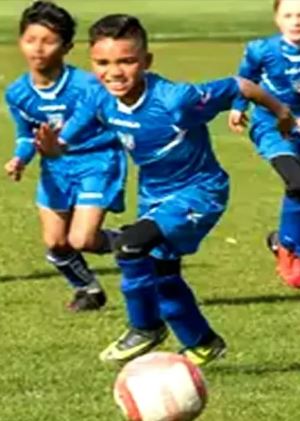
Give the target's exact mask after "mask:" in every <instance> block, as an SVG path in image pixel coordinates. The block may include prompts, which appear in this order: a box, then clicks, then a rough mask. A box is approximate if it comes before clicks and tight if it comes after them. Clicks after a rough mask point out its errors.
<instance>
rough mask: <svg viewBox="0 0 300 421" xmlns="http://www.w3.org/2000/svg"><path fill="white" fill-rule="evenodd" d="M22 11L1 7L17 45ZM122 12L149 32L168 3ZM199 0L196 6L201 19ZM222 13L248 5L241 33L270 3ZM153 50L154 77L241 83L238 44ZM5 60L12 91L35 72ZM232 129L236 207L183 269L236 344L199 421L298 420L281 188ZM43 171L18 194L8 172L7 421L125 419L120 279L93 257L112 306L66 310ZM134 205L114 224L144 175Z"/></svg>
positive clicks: (2, 293) (298, 366)
mask: <svg viewBox="0 0 300 421" xmlns="http://www.w3.org/2000/svg"><path fill="white" fill-rule="evenodd" d="M1 3H2V2H1ZM3 3H4V1H3ZM24 3H27V2H25V1H23V2H22V1H18V2H17V1H12V0H11V1H7V2H5V4H7V6H6V7H4V8H2V9H1V16H2V18H1V19H4V21H5V22H6V27H7V28H10V29H9V31H10V32H9V33H10V34H11V27H12V25H13V23H14V18H15V16H16V11H17V8H18V7H21V5H22V7H23V5H24ZM61 3H62V4H72V7H73V8H74V11H75V9H76V4H77V1H76V2H75V1H74V2H71V1H69V2H67V1H65V2H61ZM78 3H79V2H78ZM84 3H85V5H86V6H87V10H89V13H86V14H85V16H86V18H87V20H88V19H89V18H90V17H92V18H93V16H94V12H93V7H92V6H93V4H95V3H96V1H94V2H93V4H92V2H91V1H88V0H86V1H85V2H84ZM125 3H126V10H127V8H128V10H130V11H131V10H134V7H136V10H137V11H139V13H141V14H149V15H147V17H148V18H149V20H148V21H149V22H151V21H152V22H155V19H156V18H155V16H156V14H155V13H156V9H157V6H155V5H157V4H158V3H159V4H165V3H171V2H169V1H168V0H165V1H162V2H158V1H155V0H154V1H152V2H150V1H145V2H141V1H135V2H134V1H126V2H120V1H117V0H115V1H114V0H113V1H110V2H103V8H105V7H107V10H108V8H111V7H116V10H118V9H117V7H120V4H122V5H123V4H125ZM142 3H143V4H144V5H145V6H144V7H145V9H144V7H142V6H141V4H142ZM173 3H178V5H179V6H178V7H179V9H176V10H177V11H176V13H175V12H174V16H175V15H177V19H178V15H180V13H179V12H178V10H181V11H182V13H184V12H185V11H186V8H185V7H184V6H183V4H185V5H187V4H189V3H194V5H195V4H196V2H195V1H193V0H187V1H186V2H184V3H183V2H180V1H178V0H174V2H173ZM202 3H203V2H202V1H199V2H197V4H199V10H201V7H202ZM224 3H227V4H229V3H231V4H233V3H234V4H235V5H238V4H239V5H240V4H241V3H242V4H244V3H247V7H248V8H249V10H248V12H247V14H246V15H245V14H244V13H240V14H239V15H238V12H237V11H236V12H234V13H236V15H238V16H239V19H240V20H238V21H239V22H242V20H243V19H246V17H248V16H249V17H251V16H254V15H255V13H256V11H257V10H258V9H256V7H260V6H259V5H260V3H261V2H260V1H252V2H244V1H233V0H232V1H230V2H226V1H225V0H224ZM263 3H264V6H263V8H264V10H266V7H265V5H266V4H267V3H269V4H270V2H269V1H268V2H267V1H266V0H264V2H263ZM220 4H223V0H214V1H211V2H205V5H206V6H205V9H204V8H203V10H205V11H206V12H207V15H208V16H209V19H210V22H214V17H215V19H216V20H215V25H213V26H218V25H217V22H218V19H219V16H220V13H221V11H220ZM1 6H2V5H1ZM101 7H102V3H101ZM206 7H207V8H206ZM243 7H244V6H243ZM131 8H132V9H131ZM160 9H162V11H161V10H160ZM77 10H78V14H79V13H80V14H81V12H80V9H79V8H78V9H77ZM145 10H146V12H147V13H146V12H145ZM167 10H168V7H167V6H164V7H160V6H159V12H161V16H160V18H161V19H163V18H165V19H169V16H168V13H167ZM172 10H173V9H172V8H170V12H171V11H172ZM174 10H175V7H174ZM226 10H229V9H228V8H227V7H226ZM234 10H236V9H234ZM245 10H246V9H245ZM154 12H155V13H154ZM157 14H158V11H157ZM224 14H225V12H224ZM261 15H263V13H262V14H261ZM194 16H196V14H195V15H194ZM225 16H227V15H226V14H225ZM172 17H173V14H172V13H171V14H170V18H172ZM264 18H265V17H264ZM174 19H175V18H174ZM189 19H190V17H189ZM171 21H172V19H171ZM174 21H175V20H174ZM195 21H196V18H195ZM172 22H173V21H172ZM191 22H194V21H193V19H191ZM171 25H172V23H171ZM191 26H192V24H191ZM170 27H171V26H170ZM241 27H242V26H241ZM0 28H1V30H2V29H3V28H4V32H3V34H4V33H5V27H3V26H1V24H0ZM259 29H260V26H258V30H259ZM1 30H0V32H1ZM1 33H2V32H1ZM5 36H6V35H5ZM151 47H152V50H153V52H154V53H155V58H156V60H155V69H156V70H159V71H161V72H162V73H164V74H165V75H167V76H169V77H174V78H176V79H189V80H200V79H210V78H214V77H219V76H224V75H228V74H230V73H232V72H233V71H234V69H235V67H236V65H237V63H238V60H239V57H240V54H241V51H242V44H241V43H240V42H226V43H224V42H217V41H210V42H204V41H197V42H172V43H166V42H164V43H162V42H161V43H154V44H153V45H152V46H151ZM212 51H214V54H213V55H212V54H211V52H212ZM0 56H1V67H0V89H1V92H2V91H3V89H4V87H5V86H6V85H7V84H8V83H9V82H10V81H11V80H12V79H14V78H15V77H16V76H17V75H18V74H19V73H20V72H22V71H23V70H24V64H23V62H22V60H21V58H20V57H19V54H18V51H17V49H16V47H15V46H13V45H4V44H3V45H1V46H0ZM71 61H72V62H73V63H76V64H78V65H81V66H84V67H88V58H87V51H86V46H85V45H84V44H78V45H77V47H76V48H75V50H74V52H73V53H72V55H71ZM0 114H1V119H0V134H1V142H0V156H1V166H2V167H3V164H4V163H5V161H6V160H7V159H8V158H9V157H10V156H11V150H12V147H13V146H12V145H13V130H12V125H11V122H10V120H9V117H8V114H7V112H6V110H5V107H4V103H3V101H1V103H0ZM225 123H226V116H222V117H221V118H218V119H217V120H216V121H215V122H214V123H213V125H212V134H213V139H214V146H215V148H216V149H217V152H218V154H219V156H220V159H221V161H222V163H223V165H224V167H225V168H226V169H227V170H228V171H229V173H230V175H231V179H232V195H231V203H230V207H229V209H228V212H227V214H226V215H225V216H224V218H223V220H222V221H221V223H220V225H219V226H218V227H217V229H216V230H215V231H214V232H213V233H212V234H211V235H210V236H209V238H207V240H206V241H205V242H204V243H203V246H202V248H201V250H200V252H199V253H197V254H196V255H195V256H193V257H189V258H187V259H186V261H185V275H186V277H187V279H188V280H189V281H190V283H191V285H192V286H193V287H194V289H195V291H196V293H197V295H198V297H199V301H200V302H201V303H202V304H203V309H204V311H205V313H206V314H207V315H208V316H209V318H210V320H211V322H212V324H213V325H214V326H215V328H216V329H218V330H219V331H220V332H221V333H222V334H223V335H224V336H225V338H226V339H227V341H228V345H229V353H228V356H227V358H226V359H224V360H222V361H220V362H216V363H213V364H212V365H211V366H208V367H207V368H206V369H205V374H206V377H207V380H208V386H209V394H210V396H209V405H208V407H207V409H206V411H205V412H204V414H203V416H202V417H201V420H202V421H250V420H251V421H254V420H255V421H297V420H298V418H299V413H300V404H299V397H298V396H299V392H300V386H299V372H300V361H299V347H300V340H299V337H298V334H299V333H300V332H299V319H300V307H299V302H300V295H299V293H297V291H293V290H290V289H288V288H286V287H284V286H283V285H282V284H281V282H280V280H279V279H278V278H277V277H276V276H275V275H274V268H273V260H272V257H271V256H270V255H269V253H268V252H267V250H266V249H265V246H264V237H265V234H266V232H267V231H268V230H269V229H272V228H274V226H276V223H277V214H278V206H279V202H280V195H281V192H282V187H281V185H280V183H279V182H278V180H277V178H276V176H275V175H274V174H273V172H272V171H271V169H270V168H269V167H268V165H267V164H265V163H263V162H262V161H261V160H260V159H259V158H258V157H257V156H256V154H255V152H254V150H253V148H252V146H251V145H250V142H249V141H248V140H247V136H246V134H245V135H244V136H235V135H232V134H231V133H229V131H228V130H227V128H226V124H225ZM37 174H38V163H37V162H35V163H34V164H33V165H32V166H30V167H29V168H28V172H27V173H26V177H25V178H24V180H23V181H22V182H21V183H19V184H13V183H11V182H10V181H8V180H7V179H6V178H5V175H4V174H3V172H2V173H0V181H1V182H0V194H1V197H2V200H1V202H0V232H1V239H2V247H1V254H0V355H1V358H0V408H1V410H0V420H1V421H83V420H84V421H100V420H101V421H112V420H114V421H119V420H121V416H120V415H119V412H118V410H117V409H116V408H115V405H114V403H113V399H112V393H111V390H112V384H113V381H114V378H115V376H116V374H117V371H118V370H117V367H114V366H105V365H103V364H101V363H100V361H99V360H98V357H97V355H98V352H99V351H100V350H101V349H102V348H103V347H104V346H105V345H106V344H107V343H109V342H110V341H111V340H112V339H114V338H115V336H116V335H117V334H119V333H120V332H121V331H122V330H123V324H124V321H125V319H124V312H123V304H122V297H121V295H120V293H119V291H118V279H119V274H118V272H117V270H116V269H115V265H114V262H113V259H112V258H111V257H105V258H99V257H89V261H90V262H91V264H92V265H93V266H94V267H95V269H96V271H97V273H98V274H99V277H100V278H101V280H102V282H103V284H104V285H105V287H106V289H107V291H108V294H109V299H110V300H109V304H108V306H107V307H106V309H105V310H104V311H103V312H102V313H101V314H84V315H76V316H74V315H70V314H68V313H67V312H66V311H65V309H64V306H63V303H64V302H65V301H67V300H68V298H69V296H70V291H69V289H68V288H67V287H66V285H65V284H64V282H63V280H62V279H61V278H60V277H59V276H57V274H56V272H55V271H54V270H53V269H52V268H51V267H50V266H49V265H47V264H46V263H45V262H44V250H43V246H42V244H41V241H40V237H39V235H40V234H39V227H38V220H37V216H36V211H35V207H34V204H33V197H34V190H35V182H36V178H37ZM127 204H128V206H127V211H126V212H125V214H124V215H122V217H114V216H110V217H109V218H108V225H110V226H115V225H119V224H121V223H126V222H130V221H132V220H133V218H134V215H135V173H134V171H133V170H132V171H131V173H130V181H129V186H128V197H127ZM232 238H233V239H234V240H235V242H234V244H233V243H232V241H230V239H232ZM177 346H178V345H177V343H176V341H175V340H174V339H173V338H171V339H169V340H168V341H167V343H166V344H165V346H164V347H163V349H166V350H176V349H177Z"/></svg>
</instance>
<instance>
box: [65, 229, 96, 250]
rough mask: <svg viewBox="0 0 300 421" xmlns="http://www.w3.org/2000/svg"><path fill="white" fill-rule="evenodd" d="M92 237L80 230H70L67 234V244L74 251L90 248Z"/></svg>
mask: <svg viewBox="0 0 300 421" xmlns="http://www.w3.org/2000/svg"><path fill="white" fill-rule="evenodd" d="M93 240H94V239H93V238H92V236H90V235H85V234H84V233H82V232H80V231H72V232H70V233H69V235H68V244H69V245H70V247H72V249H74V250H76V251H86V250H90V248H91V247H92V246H93Z"/></svg>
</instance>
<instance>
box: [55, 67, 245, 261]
mask: <svg viewBox="0 0 300 421" xmlns="http://www.w3.org/2000/svg"><path fill="white" fill-rule="evenodd" d="M238 93H239V87H238V82H237V81H236V79H234V78H228V79H223V80H219V81H215V82H210V83H207V84H199V85H193V84H188V83H173V82H170V81H168V80H166V79H164V78H162V77H160V76H158V75H156V74H152V73H149V74H147V75H146V90H145V92H144V94H143V95H142V97H141V98H140V99H139V100H138V101H137V103H135V104H134V105H133V106H126V105H125V104H123V103H121V102H120V101H118V100H117V99H116V98H114V97H113V96H111V95H110V94H108V93H106V92H105V91H104V90H103V88H99V92H98V95H96V93H95V92H94V93H93V94H92V95H91V96H90V101H89V102H88V103H86V105H85V107H86V109H87V110H89V111H87V113H83V112H82V110H80V109H79V110H78V111H77V113H75V115H74V116H73V119H71V120H70V121H69V123H68V124H67V125H66V126H65V128H64V129H63V130H62V132H61V138H62V140H63V141H64V142H66V143H67V144H68V145H69V147H71V146H72V145H73V144H74V143H76V138H77V133H79V132H81V131H82V129H83V127H85V126H86V125H87V124H88V121H89V119H92V118H93V114H94V113H95V110H97V113H98V116H99V117H100V116H101V119H102V120H103V121H104V122H105V123H106V124H108V125H109V127H111V128H113V129H114V130H115V131H116V132H117V134H118V136H119V138H120V140H121V142H122V143H123V145H124V146H125V148H126V149H127V150H128V152H129V153H130V155H131V157H132V159H133V161H134V162H135V163H136V164H137V165H138V166H139V216H140V217H141V218H148V219H153V220H155V222H156V223H157V224H158V226H159V227H160V228H161V230H162V232H163V234H164V236H165V238H166V239H167V240H168V244H167V243H166V245H164V246H163V247H160V248H159V249H160V250H159V251H157V253H156V252H155V255H156V256H157V257H160V258H172V257H173V258H175V257H177V256H178V255H182V254H185V253H193V252H194V251H195V250H196V249H197V247H198V245H199V242H200V240H201V239H202V238H203V237H204V236H205V235H206V234H207V232H208V231H209V230H210V229H211V228H212V227H213V226H214V225H215V223H216V221H217V220H218V219H219V217H220V215H221V214H222V212H223V210H224V208H225V205H226V201H227V193H228V177H227V174H226V173H225V171H224V170H223V169H222V168H221V166H220V164H219V162H218V161H217V159H216V157H215V155H214V152H213V150H212V147H211V143H210V136H209V132H208V128H207V126H206V123H207V122H209V121H210V120H211V119H213V118H214V117H215V116H216V115H217V114H218V113H219V112H221V111H224V110H227V109H229V108H230V106H231V103H232V101H233V99H234V98H235V97H236V95H237V94H238ZM89 113H90V115H88V114H89Z"/></svg>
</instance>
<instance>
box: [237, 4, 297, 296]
mask: <svg viewBox="0 0 300 421" xmlns="http://www.w3.org/2000/svg"><path fill="white" fill-rule="evenodd" d="M274 11H275V22H276V24H277V26H278V28H279V30H280V32H281V33H280V34H276V35H274V36H271V37H268V38H264V39H258V40H255V41H251V42H250V43H249V44H248V45H247V47H246V51H245V54H244V57H243V60H242V62H241V66H240V71H239V74H240V76H243V77H245V78H247V79H252V80H253V81H255V82H257V83H259V84H260V85H261V86H262V87H263V88H264V89H265V90H266V91H267V92H270V93H271V94H272V95H274V96H275V97H277V98H278V99H279V100H281V101H282V102H284V103H285V104H288V105H289V106H290V108H291V110H292V112H293V113H294V115H295V116H298V117H300V0H275V2H274ZM233 108H234V109H233V110H232V111H231V113H230V116H229V124H230V126H231V128H232V129H233V130H234V129H235V125H236V124H238V125H239V126H240V125H241V124H242V123H243V121H244V120H245V113H244V111H245V110H246V108H247V101H245V100H241V99H240V100H237V101H235V103H234V105H233ZM250 137H251V139H252V141H253V142H254V144H255V146H256V148H257V150H258V152H259V153H260V154H261V155H262V157H263V158H265V159H267V160H268V161H269V162H270V164H271V165H272V167H273V168H274V169H275V171H276V172H277V173H278V174H279V176H280V177H281V179H282V180H283V182H284V184H285V195H284V198H283V203H282V209H281V217H280V223H279V233H278V234H277V233H276V232H275V233H271V235H270V236H269V237H268V244H269V247H270V248H271V250H273V252H274V254H275V256H276V262H277V271H278V273H279V275H280V276H281V277H282V278H283V280H284V281H285V282H286V283H287V284H288V285H290V286H291V287H295V288H300V156H299V153H300V143H299V141H300V134H299V131H296V130H295V132H294V134H293V136H291V137H290V138H289V140H290V142H287V141H286V139H284V138H283V136H282V135H281V134H280V133H279V132H278V131H277V130H276V122H275V118H274V116H273V115H272V114H271V113H270V112H269V110H267V109H266V108H263V107H261V106H256V107H255V109H254V111H253V115H252V125H251V130H250Z"/></svg>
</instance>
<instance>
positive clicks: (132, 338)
mask: <svg viewBox="0 0 300 421" xmlns="http://www.w3.org/2000/svg"><path fill="white" fill-rule="evenodd" d="M167 336H168V329H167V327H166V326H165V325H162V326H161V327H159V328H158V329H155V330H141V329H135V328H130V329H128V330H127V331H126V332H124V333H123V335H121V336H120V337H119V338H118V339H117V340H116V341H114V342H112V343H111V344H110V345H109V346H108V347H107V348H106V349H104V351H102V352H101V353H100V355H99V358H100V360H101V361H116V362H127V361H129V360H132V359H133V358H135V357H138V356H139V355H143V354H145V353H146V352H148V351H150V350H151V349H152V348H154V347H155V346H156V345H158V344H160V343H162V342H163V341H164V340H165V339H166V337H167Z"/></svg>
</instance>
